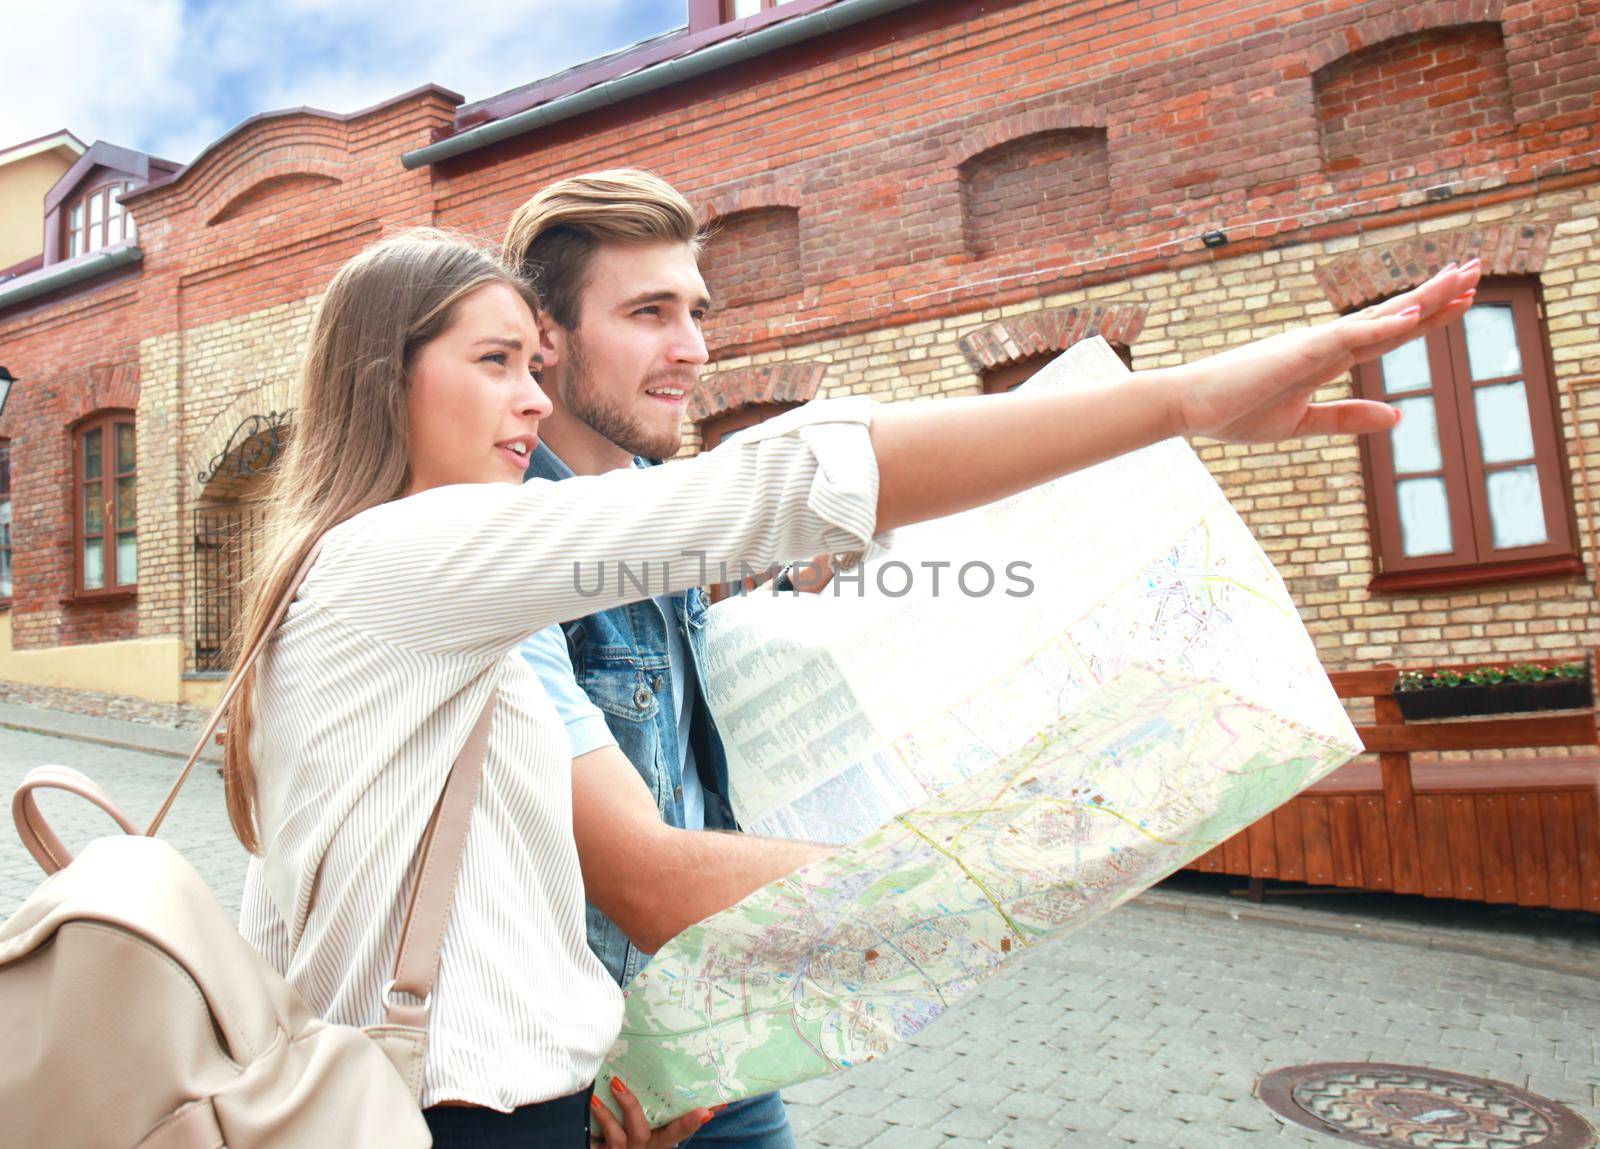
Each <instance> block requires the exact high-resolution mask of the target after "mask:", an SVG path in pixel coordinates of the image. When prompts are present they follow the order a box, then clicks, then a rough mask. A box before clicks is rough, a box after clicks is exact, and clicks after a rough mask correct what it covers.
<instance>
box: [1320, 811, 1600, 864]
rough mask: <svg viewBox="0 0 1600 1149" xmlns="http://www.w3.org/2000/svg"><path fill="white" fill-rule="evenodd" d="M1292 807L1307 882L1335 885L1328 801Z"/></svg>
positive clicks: (1598, 860) (1599, 860)
mask: <svg viewBox="0 0 1600 1149" xmlns="http://www.w3.org/2000/svg"><path fill="white" fill-rule="evenodd" d="M1290 805H1291V806H1298V807H1300V827H1301V829H1302V830H1304V831H1305V847H1306V881H1308V882H1312V883H1314V884H1316V885H1323V886H1329V885H1333V884H1334V883H1335V882H1336V881H1337V880H1338V879H1337V878H1336V877H1335V874H1334V862H1333V839H1332V837H1331V836H1330V831H1329V829H1328V800H1327V799H1326V798H1298V799H1296V800H1295V801H1294V802H1292V803H1290ZM1596 861H1597V862H1600V859H1596Z"/></svg>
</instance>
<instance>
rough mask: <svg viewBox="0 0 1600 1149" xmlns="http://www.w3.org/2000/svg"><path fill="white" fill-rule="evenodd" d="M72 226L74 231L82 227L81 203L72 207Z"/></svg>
mask: <svg viewBox="0 0 1600 1149" xmlns="http://www.w3.org/2000/svg"><path fill="white" fill-rule="evenodd" d="M72 227H73V230H74V231H81V230H82V229H83V205H82V204H81V203H80V204H74V205H73V207H72Z"/></svg>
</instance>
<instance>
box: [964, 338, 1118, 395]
mask: <svg viewBox="0 0 1600 1149" xmlns="http://www.w3.org/2000/svg"><path fill="white" fill-rule="evenodd" d="M1111 350H1113V351H1115V352H1116V353H1117V358H1118V359H1120V360H1122V365H1123V366H1124V367H1127V368H1128V369H1129V370H1132V369H1133V352H1131V351H1129V350H1128V348H1127V346H1126V345H1124V344H1121V343H1113V344H1112V345H1111ZM1056 354H1057V353H1056V352H1054V351H1044V352H1041V353H1039V354H1037V355H1030V356H1028V357H1027V358H1026V359H1018V360H1016V361H1015V362H1012V363H1002V364H1000V365H999V366H998V367H990V368H989V369H987V370H986V371H984V372H983V373H982V374H981V375H980V376H979V378H980V379H982V380H983V393H984V394H985V395H1002V394H1004V393H1005V392H1007V391H1015V390H1016V389H1017V388H1018V387H1021V386H1022V385H1023V384H1024V383H1026V382H1027V381H1028V380H1029V379H1032V378H1033V377H1034V376H1035V375H1037V374H1038V373H1039V372H1040V371H1041V370H1043V369H1044V367H1045V366H1046V365H1047V364H1049V363H1050V361H1051V360H1053V359H1054V358H1055V357H1056Z"/></svg>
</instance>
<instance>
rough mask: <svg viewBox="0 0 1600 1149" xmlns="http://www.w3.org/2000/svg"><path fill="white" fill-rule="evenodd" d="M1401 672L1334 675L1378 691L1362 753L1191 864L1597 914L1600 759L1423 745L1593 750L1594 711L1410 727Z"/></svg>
mask: <svg viewBox="0 0 1600 1149" xmlns="http://www.w3.org/2000/svg"><path fill="white" fill-rule="evenodd" d="M1398 673H1399V672H1398V670H1396V669H1395V668H1393V667H1380V668H1378V669H1376V670H1367V671H1344V672H1338V673H1335V674H1333V675H1331V676H1330V677H1331V678H1332V680H1333V684H1334V688H1335V689H1336V690H1337V691H1338V693H1339V697H1341V698H1344V699H1347V700H1349V699H1358V698H1370V699H1371V700H1372V704H1373V718H1374V724H1373V725H1371V726H1360V727H1357V731H1358V733H1359V734H1360V735H1361V741H1362V744H1363V745H1365V746H1366V748H1367V750H1368V751H1369V752H1373V753H1375V755H1376V761H1374V760H1372V759H1371V758H1369V757H1363V758H1358V759H1357V760H1355V761H1354V762H1351V763H1348V764H1347V765H1345V766H1343V767H1341V768H1340V769H1338V770H1336V771H1334V772H1333V773H1332V774H1330V775H1329V776H1328V777H1327V778H1324V779H1323V780H1322V781H1320V782H1318V783H1317V784H1316V785H1314V786H1312V787H1311V788H1310V789H1308V790H1306V791H1305V792H1304V793H1302V794H1301V795H1300V796H1299V797H1297V798H1294V799H1292V800H1291V801H1289V802H1288V803H1286V804H1285V805H1284V806H1282V807H1280V808H1279V809H1277V810H1275V811H1274V812H1273V813H1271V814H1269V815H1268V816H1267V817H1265V818H1263V819H1261V820H1260V821H1259V822H1256V823H1255V824H1254V825H1252V826H1250V827H1249V828H1247V829H1246V830H1244V831H1242V832H1241V833H1239V834H1236V835H1234V837H1232V838H1230V839H1229V840H1228V841H1226V842H1224V843H1223V844H1222V845H1220V846H1218V847H1216V848H1215V849H1213V850H1211V851H1209V852H1208V853H1206V854H1204V855H1202V856H1201V857H1199V858H1197V859H1196V860H1195V861H1194V862H1192V863H1191V864H1190V865H1189V867H1188V868H1189V869H1192V870H1201V871H1205V872H1209V873H1222V874H1235V875H1238V876H1240V877H1247V878H1249V879H1250V884H1251V892H1252V894H1253V895H1254V896H1257V897H1259V896H1260V894H1261V892H1262V888H1263V884H1264V883H1265V881H1266V880H1268V879H1273V880H1277V881H1285V882H1307V883H1311V884H1314V885H1317V886H1323V887H1342V888H1348V889H1362V890H1377V891H1388V892H1393V893H1398V894H1421V895H1423V896H1425V897H1431V898H1461V899H1465V900H1470V901H1481V902H1493V903H1515V904H1517V905H1523V906H1550V907H1554V908H1557V909H1582V910H1589V911H1591V912H1596V913H1600V756H1582V757H1548V758H1521V759H1506V760H1504V761H1493V762H1448V761H1443V762H1437V763H1427V764H1413V762H1412V758H1411V756H1412V754H1413V753H1414V752H1420V751H1441V752H1445V753H1450V752H1460V751H1466V750H1511V749H1527V748H1541V747H1553V746H1562V747H1575V746H1594V745H1596V744H1597V743H1600V736H1597V732H1596V725H1595V713H1594V711H1593V710H1581V711H1567V712H1564V713H1560V714H1544V715H1527V716H1508V717H1501V718H1493V719H1484V720H1472V721H1460V722H1419V723H1407V722H1406V721H1405V719H1404V717H1403V716H1402V715H1401V713H1400V707H1399V706H1398V705H1397V704H1396V703H1395V701H1394V696H1393V690H1394V683H1395V679H1396V677H1397V676H1398Z"/></svg>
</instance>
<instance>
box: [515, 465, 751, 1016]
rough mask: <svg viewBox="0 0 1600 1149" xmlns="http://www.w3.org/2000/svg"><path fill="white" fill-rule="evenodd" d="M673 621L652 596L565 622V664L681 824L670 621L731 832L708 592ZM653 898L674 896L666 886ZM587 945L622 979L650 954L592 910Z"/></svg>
mask: <svg viewBox="0 0 1600 1149" xmlns="http://www.w3.org/2000/svg"><path fill="white" fill-rule="evenodd" d="M571 477H572V470H571V469H570V468H569V467H568V466H567V465H566V464H565V463H563V462H562V461H561V460H560V458H558V457H557V456H556V454H555V452H553V451H551V450H550V448H549V447H547V446H545V445H544V444H543V443H540V444H539V446H538V447H537V448H536V449H535V451H534V453H533V458H532V459H531V460H530V461H529V463H528V471H527V478H530V479H550V480H560V479H567V478H571ZM670 601H671V603H672V606H673V614H674V617H672V618H670V619H669V618H667V617H665V615H664V612H663V611H662V609H661V607H660V606H659V605H657V603H656V602H655V600H653V599H646V600H645V601H643V602H636V603H631V604H629V605H628V606H619V607H614V608H612V609H611V610H603V611H599V612H598V613H595V614H591V615H586V616H585V617H583V618H580V619H577V620H575V621H573V622H568V623H564V624H563V625H562V629H563V630H564V631H565V632H566V635H567V649H568V651H569V652H570V653H571V655H572V670H573V673H574V675H576V677H577V680H578V685H579V686H581V687H582V688H583V690H584V692H585V693H586V694H588V696H589V698H590V700H591V701H592V702H593V703H594V704H595V705H596V706H598V707H599V708H600V711H601V713H602V714H604V715H605V718H606V725H607V726H609V727H610V728H611V733H612V734H613V735H614V736H615V737H616V740H617V744H618V746H619V747H620V748H621V750H622V752H623V753H624V754H625V755H627V757H628V761H629V762H631V763H633V768H634V769H635V770H637V771H638V772H639V776H640V777H641V778H643V779H644V783H645V785H646V786H648V787H649V788H650V793H651V794H652V795H654V796H655V800H656V809H657V810H658V811H660V813H661V820H662V821H664V822H666V823H667V824H668V825H671V826H677V827H680V828H681V827H682V826H683V779H682V777H681V776H680V770H681V764H680V763H679V761H678V704H677V700H676V699H675V698H673V697H672V671H671V667H670V666H669V664H668V650H669V647H668V644H667V629H666V628H667V627H668V626H676V627H678V628H679V632H680V634H681V635H682V639H683V647H684V649H686V650H688V651H689V653H690V658H691V660H692V661H693V663H694V674H693V675H692V678H693V681H694V698H693V699H692V700H691V701H690V706H689V745H690V747H691V748H692V749H693V752H694V761H695V765H696V767H697V768H698V770H699V774H700V782H701V785H702V786H703V787H704V789H705V798H706V828H707V829H712V830H735V829H738V826H737V825H736V824H735V822H734V818H733V807H732V806H731V805H729V803H728V762H727V756H726V755H725V754H724V753H723V749H722V739H721V738H720V737H719V736H718V734H717V728H716V725H715V724H714V723H713V722H712V720H711V710H710V708H709V707H708V705H707V704H706V695H705V686H704V683H705V668H706V632H705V620H706V608H707V606H708V605H709V604H708V602H707V599H706V594H705V591H703V590H699V589H696V590H691V591H689V592H688V593H687V594H677V595H673V596H672V598H671V600H670ZM660 896H662V897H671V896H672V895H671V891H670V890H662V891H660ZM588 919H589V921H588V924H589V948H590V949H592V950H593V951H594V952H595V954H596V956H598V957H599V958H600V960H601V962H603V963H604V964H605V967H606V969H608V970H610V971H611V976H612V977H614V978H616V979H617V983H618V984H619V985H626V984H627V983H628V982H630V981H632V980H633V977H634V975H635V974H637V973H638V972H639V971H640V970H641V969H643V968H644V966H645V963H646V962H648V961H649V960H650V955H649V954H647V953H643V952H641V951H640V950H638V949H637V948H635V947H634V945H633V944H632V943H631V942H630V941H628V938H627V936H626V935H625V934H623V932H622V931H621V930H620V929H619V928H618V927H617V925H616V924H615V923H614V922H612V921H611V919H610V918H608V917H606V916H605V915H604V914H602V913H601V912H600V911H599V910H597V909H596V908H595V907H594V906H593V905H591V906H589V911H588Z"/></svg>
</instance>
